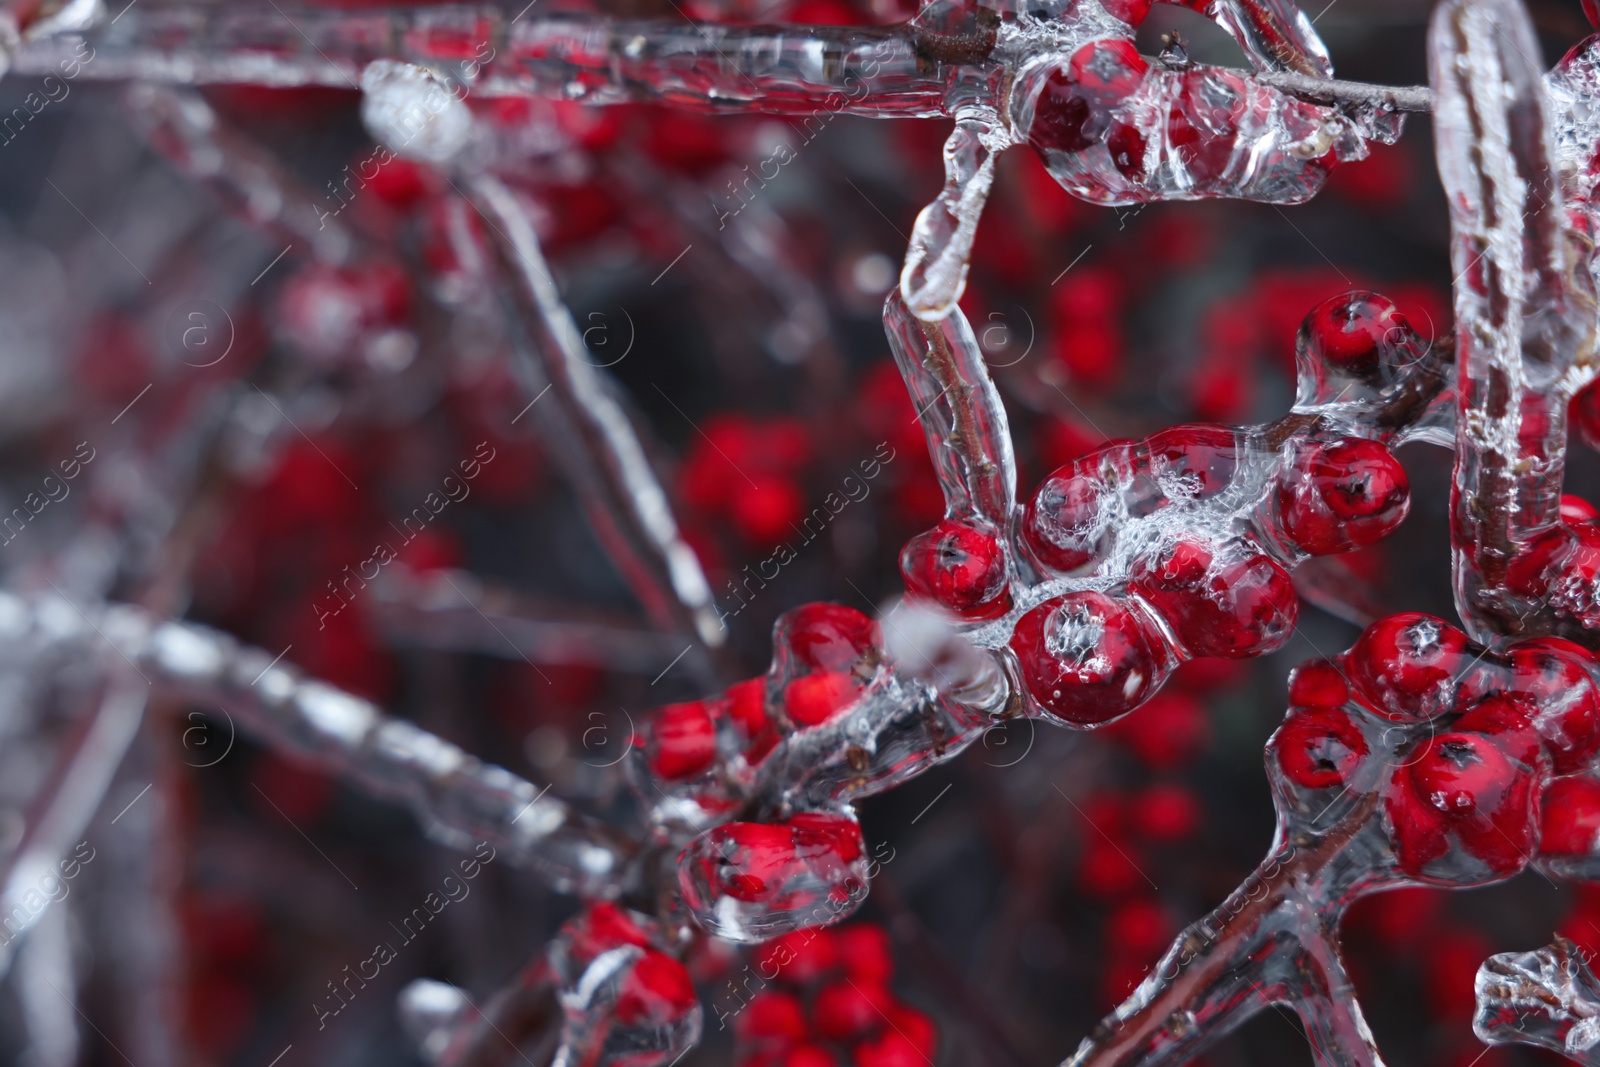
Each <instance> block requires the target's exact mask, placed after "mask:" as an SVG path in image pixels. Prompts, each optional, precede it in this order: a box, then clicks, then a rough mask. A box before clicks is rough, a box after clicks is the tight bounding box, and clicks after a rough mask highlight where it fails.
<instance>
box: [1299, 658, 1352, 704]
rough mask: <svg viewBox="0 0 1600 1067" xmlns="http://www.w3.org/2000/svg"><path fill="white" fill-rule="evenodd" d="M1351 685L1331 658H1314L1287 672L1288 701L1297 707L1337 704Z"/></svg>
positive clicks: (1348, 694)
mask: <svg viewBox="0 0 1600 1067" xmlns="http://www.w3.org/2000/svg"><path fill="white" fill-rule="evenodd" d="M1349 699H1350V686H1349V685H1348V684H1347V683H1346V682H1345V680H1344V674H1343V673H1342V672H1341V671H1340V670H1339V667H1338V665H1337V664H1335V663H1334V662H1333V661H1332V660H1326V659H1313V660H1307V661H1306V662H1304V663H1302V664H1300V666H1298V667H1296V668H1295V669H1294V670H1292V671H1290V672H1289V704H1290V705H1291V706H1292V707H1297V708H1340V707H1343V706H1344V705H1345V703H1346V701H1348V700H1349Z"/></svg>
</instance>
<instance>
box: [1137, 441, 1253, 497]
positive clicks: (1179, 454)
mask: <svg viewBox="0 0 1600 1067" xmlns="http://www.w3.org/2000/svg"><path fill="white" fill-rule="evenodd" d="M1145 444H1146V446H1147V447H1148V448H1149V450H1150V473H1151V475H1152V476H1153V477H1154V478H1155V479H1156V481H1157V482H1158V483H1159V484H1160V485H1161V487H1162V489H1163V490H1164V491H1165V493H1166V495H1167V496H1169V497H1171V498H1173V499H1175V500H1176V499H1185V500H1194V499H1203V498H1205V497H1208V496H1214V495H1215V494H1217V493H1219V492H1221V491H1222V490H1223V489H1225V488H1227V486H1228V483H1229V482H1231V481H1232V480H1233V474H1234V471H1235V470H1237V469H1238V466H1239V439H1238V434H1237V432H1236V431H1234V430H1233V429H1232V428H1231V427H1227V426H1213V425H1209V424H1206V423H1191V424H1188V425H1184V426H1174V427H1172V428H1171V429H1168V430H1162V431H1161V432H1160V433H1158V434H1155V435H1153V436H1152V437H1150V438H1149V440H1148V441H1146V442H1145Z"/></svg>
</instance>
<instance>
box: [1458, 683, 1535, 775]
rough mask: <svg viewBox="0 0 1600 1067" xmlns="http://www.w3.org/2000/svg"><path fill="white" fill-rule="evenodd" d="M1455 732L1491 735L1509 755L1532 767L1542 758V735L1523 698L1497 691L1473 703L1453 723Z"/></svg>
mask: <svg viewBox="0 0 1600 1067" xmlns="http://www.w3.org/2000/svg"><path fill="white" fill-rule="evenodd" d="M1450 729H1451V730H1452V731H1453V732H1455V733H1472V734H1488V735H1490V736H1492V737H1494V738H1495V739H1496V741H1497V742H1498V743H1499V745H1500V747H1501V748H1503V749H1505V751H1506V754H1507V755H1508V756H1510V757H1511V758H1512V759H1515V760H1517V761H1518V762H1520V763H1526V764H1529V765H1530V766H1531V765H1532V764H1533V763H1535V762H1537V761H1538V759H1539V735H1538V733H1536V732H1535V731H1534V728H1533V720H1532V719H1531V718H1530V717H1529V715H1528V704H1527V702H1526V701H1524V700H1522V699H1521V698H1519V697H1513V696H1507V695H1505V694H1504V693H1496V694H1494V695H1493V696H1488V697H1485V698H1484V699H1482V700H1480V701H1478V702H1477V703H1476V704H1474V705H1473V706H1472V708H1471V709H1470V710H1469V711H1468V712H1467V713H1466V714H1465V715H1462V716H1461V717H1460V718H1458V719H1456V720H1455V721H1454V722H1452V723H1451V724H1450Z"/></svg>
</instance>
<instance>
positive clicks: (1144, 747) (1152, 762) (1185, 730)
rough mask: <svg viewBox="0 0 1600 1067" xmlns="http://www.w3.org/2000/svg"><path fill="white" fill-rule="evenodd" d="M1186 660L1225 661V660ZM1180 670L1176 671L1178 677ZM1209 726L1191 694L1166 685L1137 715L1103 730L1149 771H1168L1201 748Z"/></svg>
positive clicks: (1196, 661) (1188, 758) (1198, 702)
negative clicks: (1124, 746) (1130, 751)
mask: <svg viewBox="0 0 1600 1067" xmlns="http://www.w3.org/2000/svg"><path fill="white" fill-rule="evenodd" d="M1189 662H1190V663H1191V664H1193V663H1199V662H1211V663H1224V664H1226V663H1228V662H1229V661H1227V660H1209V661H1205V660H1190V661H1189ZM1183 669H1184V668H1182V667H1180V668H1179V670H1178V674H1179V676H1180V677H1181V675H1182V673H1183ZM1209 727H1210V723H1209V721H1208V720H1207V718H1206V708H1205V705H1204V704H1202V703H1201V702H1200V701H1199V700H1198V699H1196V698H1195V697H1194V696H1193V695H1191V694H1189V693H1183V692H1176V691H1174V689H1173V688H1172V687H1171V686H1169V687H1167V688H1166V689H1164V690H1162V691H1161V692H1159V693H1156V694H1155V695H1153V696H1152V697H1151V698H1150V700H1149V701H1148V702H1147V703H1146V704H1145V706H1144V707H1143V708H1141V709H1139V715H1138V717H1137V718H1129V719H1124V720H1122V721H1121V722H1119V723H1113V724H1111V725H1110V726H1108V727H1107V728H1106V729H1107V731H1108V732H1109V734H1110V736H1111V737H1112V738H1114V739H1115V740H1116V741H1118V742H1120V743H1121V744H1124V745H1126V746H1127V747H1128V748H1129V749H1131V750H1132V752H1133V754H1134V755H1135V756H1137V757H1138V758H1139V759H1140V760H1142V761H1143V762H1144V764H1145V765H1146V766H1148V767H1150V768H1151V769H1152V770H1157V771H1170V770H1174V769H1176V768H1178V767H1181V766H1183V765H1184V764H1185V763H1187V762H1189V761H1190V760H1191V759H1193V758H1194V757H1195V755H1196V754H1198V753H1199V752H1200V750H1201V749H1203V748H1204V747H1205V745H1206V742H1207V740H1208V737H1207V735H1208V732H1209Z"/></svg>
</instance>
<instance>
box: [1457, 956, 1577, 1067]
mask: <svg viewBox="0 0 1600 1067" xmlns="http://www.w3.org/2000/svg"><path fill="white" fill-rule="evenodd" d="M1474 990H1475V992H1476V994H1477V999H1478V1010H1477V1012H1476V1013H1475V1014H1474V1015H1473V1017H1472V1031H1473V1033H1475V1034H1477V1035H1478V1039H1479V1040H1480V1041H1483V1042H1484V1043H1485V1044H1489V1045H1512V1044H1516V1045H1536V1046H1538V1047H1539V1048H1546V1049H1549V1050H1550V1051H1552V1052H1559V1053H1560V1054H1561V1055H1563V1056H1566V1057H1567V1058H1568V1059H1570V1060H1572V1061H1573V1062H1575V1063H1581V1064H1586V1065H1590V1067H1593V1065H1595V1064H1600V1047H1597V1046H1600V982H1597V981H1596V980H1595V976H1594V971H1592V970H1591V969H1590V967H1589V960H1588V959H1587V958H1586V955H1585V953H1584V952H1583V950H1582V949H1580V948H1579V947H1578V946H1577V945H1575V944H1573V943H1572V942H1570V941H1568V940H1567V939H1566V938H1564V937H1557V938H1556V939H1555V940H1554V941H1553V942H1551V943H1550V944H1549V945H1547V946H1545V947H1544V948H1541V949H1536V950H1534V951H1532V952H1501V953H1497V954H1495V955H1493V956H1490V957H1489V958H1488V959H1487V960H1485V961H1484V962H1483V965H1482V966H1480V967H1479V968H1478V975H1477V978H1476V980H1475V981H1474Z"/></svg>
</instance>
